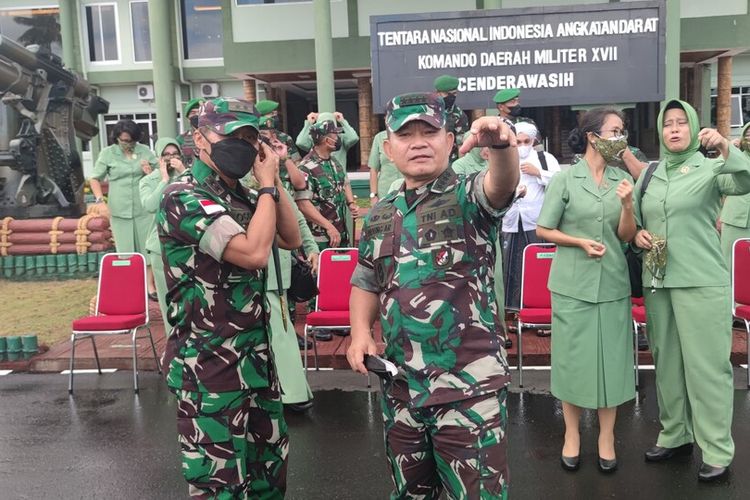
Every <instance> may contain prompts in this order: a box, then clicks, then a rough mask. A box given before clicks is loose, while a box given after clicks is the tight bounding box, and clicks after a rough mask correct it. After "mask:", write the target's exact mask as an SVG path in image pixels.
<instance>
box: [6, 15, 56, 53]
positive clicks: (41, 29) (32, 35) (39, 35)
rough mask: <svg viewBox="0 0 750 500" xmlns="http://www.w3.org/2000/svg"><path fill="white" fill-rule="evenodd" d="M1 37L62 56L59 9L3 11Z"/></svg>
mask: <svg viewBox="0 0 750 500" xmlns="http://www.w3.org/2000/svg"><path fill="white" fill-rule="evenodd" d="M0 35H3V36H5V37H8V38H9V39H10V40H14V41H16V42H18V43H20V44H21V45H24V46H26V45H40V46H41V47H46V48H47V49H49V50H50V51H51V52H52V53H53V54H55V55H58V56H62V35H61V34H60V9H59V8H58V7H43V8H41V7H40V8H25V7H19V8H17V9H2V10H0Z"/></svg>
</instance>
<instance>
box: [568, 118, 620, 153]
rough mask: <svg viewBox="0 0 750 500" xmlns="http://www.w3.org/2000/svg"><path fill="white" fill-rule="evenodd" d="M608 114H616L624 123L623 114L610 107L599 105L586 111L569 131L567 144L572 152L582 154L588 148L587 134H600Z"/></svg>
mask: <svg viewBox="0 0 750 500" xmlns="http://www.w3.org/2000/svg"><path fill="white" fill-rule="evenodd" d="M609 115H616V116H618V117H619V118H620V120H622V122H623V123H625V115H624V114H622V111H619V110H617V109H615V108H612V107H599V108H593V109H591V110H589V111H587V112H586V113H585V114H584V115H583V116H582V117H581V122H580V124H579V125H578V127H576V128H574V129H573V130H571V131H570V134H569V135H568V146H570V149H572V150H573V152H574V153H578V154H584V153H585V152H586V148H588V145H589V141H588V137H587V134H588V133H589V132H593V133H595V134H600V133H601V131H602V127H603V126H604V122H605V121H606V120H607V117H608V116H609Z"/></svg>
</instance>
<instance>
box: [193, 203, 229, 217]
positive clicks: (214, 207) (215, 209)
mask: <svg viewBox="0 0 750 500" xmlns="http://www.w3.org/2000/svg"><path fill="white" fill-rule="evenodd" d="M198 203H200V204H201V208H202V209H203V211H204V212H206V214H207V215H212V214H218V213H221V212H226V211H227V209H226V208H224V207H222V206H221V205H219V204H218V203H216V202H215V201H211V200H198Z"/></svg>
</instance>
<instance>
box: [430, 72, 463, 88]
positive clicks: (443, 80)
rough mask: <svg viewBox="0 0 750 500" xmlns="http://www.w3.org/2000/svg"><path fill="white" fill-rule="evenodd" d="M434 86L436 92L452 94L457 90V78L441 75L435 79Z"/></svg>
mask: <svg viewBox="0 0 750 500" xmlns="http://www.w3.org/2000/svg"><path fill="white" fill-rule="evenodd" d="M434 84H435V90H437V91H438V92H452V91H454V90H456V89H458V78H456V77H455V76H453V75H443V76H439V77H437V78H435V82H434Z"/></svg>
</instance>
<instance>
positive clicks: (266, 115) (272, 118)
mask: <svg viewBox="0 0 750 500" xmlns="http://www.w3.org/2000/svg"><path fill="white" fill-rule="evenodd" d="M255 108H256V109H257V110H258V114H259V115H260V129H261V130H272V131H273V135H274V136H276V138H277V139H278V140H280V141H281V142H283V143H284V144H285V145H286V149H287V154H288V155H289V159H290V160H292V161H293V162H294V164H295V165H298V164H299V162H300V161H302V156H301V155H300V154H299V149H297V145H296V144H295V143H294V139H292V136H290V135H288V134H286V133H285V132H283V131H282V130H281V120H279V103H278V102H276V101H271V100H270V99H264V100H262V101H258V104H256V105H255Z"/></svg>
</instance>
